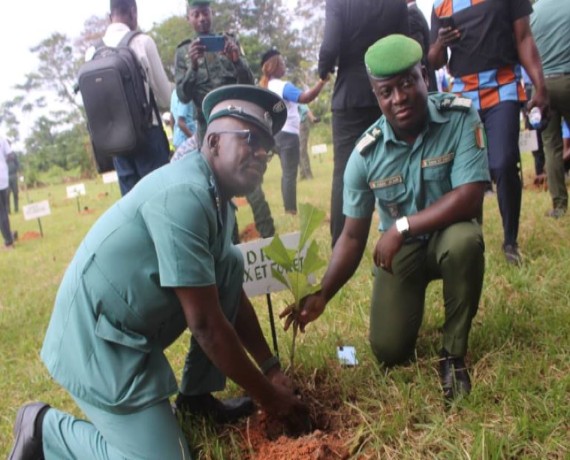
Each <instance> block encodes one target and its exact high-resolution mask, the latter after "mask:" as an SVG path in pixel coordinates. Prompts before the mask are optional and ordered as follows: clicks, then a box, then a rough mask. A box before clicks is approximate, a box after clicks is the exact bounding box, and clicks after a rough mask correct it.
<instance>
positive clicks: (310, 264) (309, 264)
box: [301, 240, 327, 276]
mask: <svg viewBox="0 0 570 460" xmlns="http://www.w3.org/2000/svg"><path fill="white" fill-rule="evenodd" d="M326 265H327V263H326V262H325V261H324V260H323V259H321V257H320V255H319V245H318V244H317V242H316V241H315V240H313V241H311V244H310V245H309V247H308V249H307V254H306V255H305V258H304V259H303V269H302V270H301V271H302V273H304V274H305V275H307V276H308V275H310V274H311V273H315V272H316V271H317V270H319V269H321V268H323V267H325V266H326Z"/></svg>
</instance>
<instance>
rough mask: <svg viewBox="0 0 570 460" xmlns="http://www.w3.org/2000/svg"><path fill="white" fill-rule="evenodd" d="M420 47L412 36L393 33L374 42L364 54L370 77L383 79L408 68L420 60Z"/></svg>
mask: <svg viewBox="0 0 570 460" xmlns="http://www.w3.org/2000/svg"><path fill="white" fill-rule="evenodd" d="M422 55H423V52H422V47H421V46H420V44H419V43H418V42H417V41H415V40H414V39H413V38H410V37H406V36H405V35H399V34H393V35H388V36H387V37H384V38H381V39H380V40H378V41H377V42H376V43H374V44H373V45H372V46H371V47H370V48H368V50H367V51H366V54H365V55H364V63H365V64H366V71H367V72H368V75H370V77H371V78H374V79H379V80H382V79H385V78H390V77H393V76H394V75H397V74H399V73H402V72H404V71H405V70H408V69H409V68H410V67H413V66H414V65H416V64H417V63H418V62H420V61H421V60H422Z"/></svg>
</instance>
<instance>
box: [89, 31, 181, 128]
mask: <svg viewBox="0 0 570 460" xmlns="http://www.w3.org/2000/svg"><path fill="white" fill-rule="evenodd" d="M129 31H130V29H129V27H128V26H127V25H126V24H123V23H120V22H113V23H111V24H109V26H108V27H107V30H106V32H105V35H104V36H103V43H105V45H107V46H113V47H114V46H117V45H118V44H119V43H120V41H121V40H122V39H123V37H124V36H125V35H126V34H127V33H128V32H129ZM129 46H130V48H131V49H132V50H133V51H134V52H135V54H136V55H137V57H138V58H139V61H140V63H141V65H142V67H143V70H144V71H145V73H146V75H147V82H148V83H149V84H150V87H151V88H152V92H153V94H154V99H155V100H156V103H157V104H158V107H159V108H160V109H162V110H168V109H169V108H170V95H171V94H172V90H173V89H174V84H173V83H171V82H170V81H169V80H168V77H167V76H166V72H165V71H164V67H163V66H162V61H161V60H160V56H159V54H158V48H157V47H156V43H154V40H153V39H152V38H150V37H149V36H148V35H145V34H138V35H136V36H135V37H134V38H133V39H132V40H131V43H130V44H129ZM94 53H95V48H93V47H92V48H90V49H89V50H87V53H86V56H85V58H86V60H89V59H91V58H92V57H93V54H94ZM145 85H146V87H147V94H148V85H147V84H146V83H145ZM152 122H153V124H154V125H160V123H161V121H160V120H158V119H157V118H156V115H155V114H154V113H153V115H152Z"/></svg>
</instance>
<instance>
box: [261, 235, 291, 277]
mask: <svg viewBox="0 0 570 460" xmlns="http://www.w3.org/2000/svg"><path fill="white" fill-rule="evenodd" d="M263 252H264V253H265V255H266V256H267V257H269V258H270V259H271V260H272V261H273V262H275V263H276V264H277V265H279V266H280V267H281V268H283V269H285V270H286V271H291V269H292V268H293V261H294V260H295V251H291V250H288V249H287V248H286V247H285V245H284V244H283V241H281V238H280V237H279V235H275V237H274V238H273V240H272V241H271V243H269V244H268V245H267V246H265V247H264V248H263Z"/></svg>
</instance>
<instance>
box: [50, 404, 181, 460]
mask: <svg viewBox="0 0 570 460" xmlns="http://www.w3.org/2000/svg"><path fill="white" fill-rule="evenodd" d="M75 401H76V403H77V405H78V406H79V407H80V408H81V410H82V411H83V413H84V414H85V415H86V416H87V418H88V419H89V421H86V420H81V419H78V418H75V417H74V416H72V415H70V414H66V413H64V412H60V411H58V410H56V409H50V410H48V411H47V412H46V415H45V417H44V420H43V424H42V430H43V436H42V442H43V449H44V458H45V460H78V459H89V460H125V459H129V460H161V459H168V460H190V458H191V456H190V451H189V449H188V443H187V442H186V439H185V438H184V434H183V433H182V430H181V429H180V426H179V424H178V420H177V419H176V417H175V416H174V415H173V413H172V408H171V407H170V403H169V402H168V400H164V401H162V402H160V403H158V404H156V405H154V406H151V407H149V408H147V409H144V410H141V411H139V412H135V413H133V414H126V415H125V414H113V413H111V412H107V411H104V410H102V409H99V408H97V407H94V406H92V405H90V404H87V403H86V402H84V401H81V400H80V399H76V400H75Z"/></svg>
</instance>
